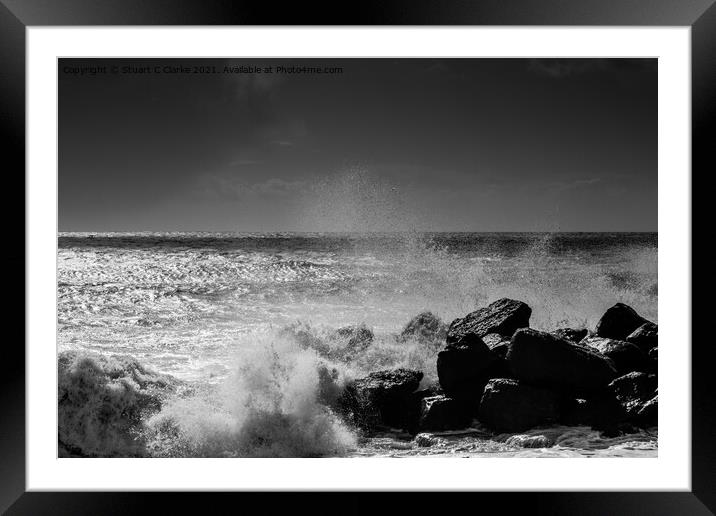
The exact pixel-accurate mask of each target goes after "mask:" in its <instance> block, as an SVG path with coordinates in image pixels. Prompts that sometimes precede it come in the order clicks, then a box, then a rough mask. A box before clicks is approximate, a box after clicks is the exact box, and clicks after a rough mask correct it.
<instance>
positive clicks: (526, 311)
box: [447, 298, 532, 344]
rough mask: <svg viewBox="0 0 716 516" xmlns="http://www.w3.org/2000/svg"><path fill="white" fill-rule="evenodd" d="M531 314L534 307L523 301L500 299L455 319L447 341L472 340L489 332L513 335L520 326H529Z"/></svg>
mask: <svg viewBox="0 0 716 516" xmlns="http://www.w3.org/2000/svg"><path fill="white" fill-rule="evenodd" d="M531 315H532V309H531V308H530V307H529V306H527V305H526V304H525V303H523V302H522V301H515V300H514V299H507V298H503V299H499V300H497V301H495V302H494V303H491V304H490V305H488V306H486V307H484V308H480V309H479V310H475V311H474V312H472V313H469V314H467V315H466V316H465V317H462V318H460V319H455V320H454V321H453V322H452V323H451V324H450V328H448V332H447V343H448V344H451V343H464V342H471V341H472V340H474V339H481V338H482V337H483V336H485V335H487V334H488V333H498V334H500V335H504V336H506V337H511V336H512V334H513V333H514V332H515V330H517V329H518V328H526V327H528V326H529V324H530V316H531Z"/></svg>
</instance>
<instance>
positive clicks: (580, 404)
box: [561, 390, 627, 433]
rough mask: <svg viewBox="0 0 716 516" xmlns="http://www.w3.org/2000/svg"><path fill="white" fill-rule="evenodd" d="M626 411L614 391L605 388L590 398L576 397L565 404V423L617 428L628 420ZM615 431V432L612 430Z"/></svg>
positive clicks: (562, 420) (606, 428)
mask: <svg viewBox="0 0 716 516" xmlns="http://www.w3.org/2000/svg"><path fill="white" fill-rule="evenodd" d="M626 416H627V415H626V412H625V411H624V407H622V405H621V403H619V400H617V398H616V396H615V395H614V393H612V392H610V391H607V390H605V391H604V392H602V393H600V394H598V395H596V396H592V397H590V398H589V399H575V400H572V402H571V403H570V404H566V405H563V413H562V417H561V422H562V424H565V425H570V426H571V425H587V426H591V427H592V428H593V429H595V430H612V431H613V430H616V428H617V427H618V426H619V425H621V424H622V423H623V422H624V421H625V420H626ZM612 433H613V432H612Z"/></svg>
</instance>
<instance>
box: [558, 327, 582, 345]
mask: <svg viewBox="0 0 716 516" xmlns="http://www.w3.org/2000/svg"><path fill="white" fill-rule="evenodd" d="M587 333H589V330H587V329H586V328H579V329H577V328H559V329H557V330H554V331H553V332H552V335H555V336H557V337H559V338H560V339H564V340H569V341H571V342H579V341H581V340H582V339H583V338H584V337H586V336H587Z"/></svg>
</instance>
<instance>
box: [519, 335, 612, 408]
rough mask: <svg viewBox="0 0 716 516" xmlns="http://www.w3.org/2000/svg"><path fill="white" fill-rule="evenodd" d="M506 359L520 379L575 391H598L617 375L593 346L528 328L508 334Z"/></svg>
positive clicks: (577, 393) (583, 392) (571, 391)
mask: <svg viewBox="0 0 716 516" xmlns="http://www.w3.org/2000/svg"><path fill="white" fill-rule="evenodd" d="M507 362H508V363H509V366H510V369H511V370H512V373H513V374H514V376H515V378H517V379H519V380H520V381H522V382H524V383H528V384H533V385H537V386H543V387H551V388H555V389H559V390H562V391H565V392H567V393H570V394H576V395H579V394H581V395H584V394H589V393H595V392H599V391H600V390H602V389H603V388H604V387H605V386H606V385H607V384H608V383H609V382H611V381H612V380H613V379H614V378H615V377H616V376H617V372H616V368H615V367H614V364H613V362H612V361H611V360H610V359H609V358H607V357H605V356H604V355H602V354H601V353H599V352H598V351H597V350H595V349H593V348H591V347H589V346H584V345H582V344H576V343H574V342H570V341H567V340H564V339H561V338H559V337H556V336H555V335H552V334H550V333H545V332H541V331H537V330H532V329H529V328H525V329H521V330H518V331H516V332H515V334H514V335H513V336H512V340H511V341H510V348H509V350H508V352H507Z"/></svg>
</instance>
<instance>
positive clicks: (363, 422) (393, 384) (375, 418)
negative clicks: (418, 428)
mask: <svg viewBox="0 0 716 516" xmlns="http://www.w3.org/2000/svg"><path fill="white" fill-rule="evenodd" d="M422 378H423V373H421V372H420V371H413V370H411V369H403V368H400V369H389V370H384V371H376V372H373V373H370V374H369V375H368V376H366V377H364V378H359V379H357V380H354V381H353V382H351V383H349V384H348V385H347V386H346V387H345V389H344V391H343V394H342V395H341V397H340V398H339V400H338V402H337V409H338V411H339V412H340V413H342V415H343V416H344V417H345V418H346V419H348V420H349V422H351V423H353V424H355V425H356V426H359V427H361V428H363V429H364V430H366V431H373V430H375V429H377V428H378V427H380V426H388V427H392V428H401V429H407V428H410V427H411V426H414V423H413V418H414V416H415V415H416V414H417V413H418V409H417V406H418V403H419V398H418V397H417V396H415V395H414V393H415V391H416V390H417V388H418V386H419V385H420V380H422Z"/></svg>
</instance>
